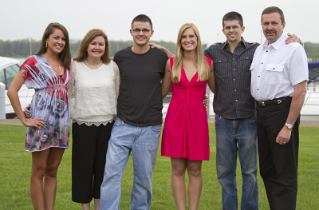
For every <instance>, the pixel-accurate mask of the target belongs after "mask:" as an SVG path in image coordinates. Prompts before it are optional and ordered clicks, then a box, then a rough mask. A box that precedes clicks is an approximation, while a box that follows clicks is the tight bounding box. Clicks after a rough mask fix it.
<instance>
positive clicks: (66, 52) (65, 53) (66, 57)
mask: <svg viewBox="0 0 319 210" xmlns="http://www.w3.org/2000/svg"><path fill="white" fill-rule="evenodd" d="M55 29H60V30H61V31H62V32H63V34H64V37H65V46H64V49H63V50H62V52H61V53H59V58H60V60H61V62H62V65H63V66H64V67H65V68H67V69H68V68H69V67H70V63H71V52H70V41H69V33H68V31H67V30H66V28H65V27H64V26H63V25H61V24H60V23H50V24H49V25H48V27H47V28H46V29H45V31H44V33H43V36H42V40H41V45H40V48H39V50H38V52H37V53H36V55H41V54H43V53H45V52H46V51H47V47H46V46H45V45H46V40H47V39H48V38H49V36H50V35H51V34H52V33H53V31H54V30H55Z"/></svg>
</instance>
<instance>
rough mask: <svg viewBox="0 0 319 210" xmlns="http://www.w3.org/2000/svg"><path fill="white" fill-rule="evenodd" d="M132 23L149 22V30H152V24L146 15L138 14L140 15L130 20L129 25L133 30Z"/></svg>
mask: <svg viewBox="0 0 319 210" xmlns="http://www.w3.org/2000/svg"><path fill="white" fill-rule="evenodd" d="M134 22H149V23H150V25H151V29H152V30H153V24H152V21H151V18H149V17H148V16H147V15H144V14H140V15H138V16H136V17H135V18H134V19H133V20H132V23H131V27H132V28H133V23H134Z"/></svg>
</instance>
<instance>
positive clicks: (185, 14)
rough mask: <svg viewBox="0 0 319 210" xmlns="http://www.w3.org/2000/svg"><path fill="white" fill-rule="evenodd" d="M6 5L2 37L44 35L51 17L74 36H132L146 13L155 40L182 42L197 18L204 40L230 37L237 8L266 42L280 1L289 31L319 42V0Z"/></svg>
mask: <svg viewBox="0 0 319 210" xmlns="http://www.w3.org/2000/svg"><path fill="white" fill-rule="evenodd" d="M0 5H1V7H0V39H2V40H17V39H26V38H32V39H35V40H40V39H41V38H42V35H43V32H44V30H45V28H46V27H47V25H48V24H49V23H51V22H59V23H61V24H62V25H64V26H65V27H66V28H67V30H68V32H69V36H70V38H71V39H82V38H83V37H84V36H85V34H86V33H87V32H88V31H89V30H90V29H93V28H99V29H102V30H103V31H104V32H105V33H106V34H107V36H108V38H109V40H132V38H131V35H130V32H129V30H130V27H131V21H132V19H133V18H134V17H135V16H137V15H138V14H146V15H148V16H149V17H150V18H151V20H152V22H153V29H154V34H153V37H152V38H151V40H157V41H159V40H164V41H173V42H176V39H177V34H178V30H179V28H180V27H181V26H182V25H183V24H184V23H187V22H191V23H194V24H195V25H196V26H197V27H198V29H199V32H200V36H201V40H202V42H204V43H215V42H224V41H225V40H226V38H225V36H224V34H223V32H222V17H223V15H224V14H226V13H227V12H230V11H236V12H239V13H241V14H242V16H243V19H244V26H245V27H246V29H245V31H244V33H243V34H242V36H243V37H244V38H245V40H246V41H248V42H259V43H260V42H262V41H264V40H265V38H264V36H263V34H262V30H261V24H260V18H261V13H262V11H263V10H264V9H265V8H266V7H268V6H278V7H280V8H281V9H282V11H283V12H284V15H285V19H286V28H285V30H284V32H285V33H288V32H289V33H294V34H296V35H297V36H298V37H300V38H301V40H302V41H304V42H305V41H310V42H314V43H319V25H318V20H319V12H318V9H319V1H318V0H303V1H301V0H290V1H288V0H276V1H273V0H269V1H267V0H262V1H261V0H219V1H214V0H138V1H136V0H76V1H75V0H54V1H46V0H28V1H27V0H0Z"/></svg>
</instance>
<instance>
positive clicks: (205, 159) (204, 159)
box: [161, 155, 209, 161]
mask: <svg viewBox="0 0 319 210" xmlns="http://www.w3.org/2000/svg"><path fill="white" fill-rule="evenodd" d="M161 156H162V157H170V158H184V159H187V160H197V161H209V158H208V159H207V158H203V159H193V158H187V157H173V156H169V155H161Z"/></svg>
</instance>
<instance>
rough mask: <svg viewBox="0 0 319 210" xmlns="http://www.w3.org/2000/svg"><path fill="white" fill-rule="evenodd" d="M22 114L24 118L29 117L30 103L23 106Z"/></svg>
mask: <svg viewBox="0 0 319 210" xmlns="http://www.w3.org/2000/svg"><path fill="white" fill-rule="evenodd" d="M24 115H25V117H26V118H31V112H30V104H28V106H26V107H24Z"/></svg>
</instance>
